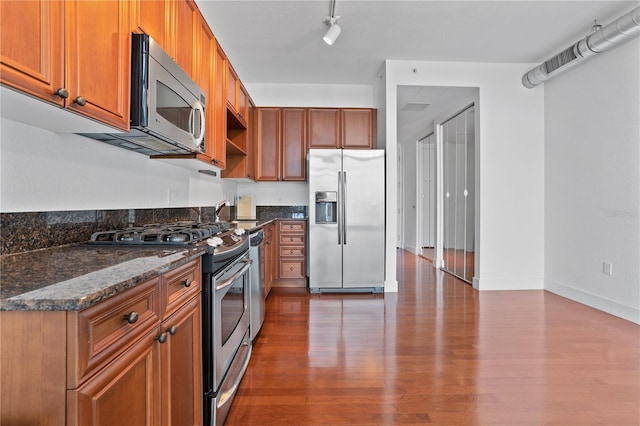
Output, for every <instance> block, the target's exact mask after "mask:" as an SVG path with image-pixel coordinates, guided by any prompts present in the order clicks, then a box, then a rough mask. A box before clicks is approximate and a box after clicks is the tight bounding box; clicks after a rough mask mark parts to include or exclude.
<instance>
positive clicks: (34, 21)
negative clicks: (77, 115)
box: [0, 0, 64, 106]
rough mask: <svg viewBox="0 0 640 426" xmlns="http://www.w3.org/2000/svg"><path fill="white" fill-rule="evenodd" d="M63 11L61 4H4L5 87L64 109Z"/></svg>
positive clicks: (0, 30) (0, 6)
mask: <svg viewBox="0 0 640 426" xmlns="http://www.w3.org/2000/svg"><path fill="white" fill-rule="evenodd" d="M63 20H64V15H63V8H62V3H61V2H60V1H55V0H51V1H49V0H43V1H1V2H0V64H1V65H0V76H1V79H2V83H3V84H6V85H7V86H11V87H13V88H15V89H18V90H20V91H23V92H26V93H28V94H30V95H32V96H36V97H38V98H41V99H44V100H47V101H49V102H54V103H56V104H58V105H60V106H62V105H63V104H64V99H63V98H61V97H60V96H58V95H56V94H55V92H56V91H57V90H58V89H60V88H64V45H63Z"/></svg>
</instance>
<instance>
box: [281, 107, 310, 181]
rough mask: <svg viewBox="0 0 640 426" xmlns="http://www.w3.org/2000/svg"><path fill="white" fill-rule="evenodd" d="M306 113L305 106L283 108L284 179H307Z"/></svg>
mask: <svg viewBox="0 0 640 426" xmlns="http://www.w3.org/2000/svg"><path fill="white" fill-rule="evenodd" d="M306 133H307V128H306V114H305V110H304V109H303V108H283V109H282V180H290V181H304V180H306V179H307V162H306V157H307V138H306Z"/></svg>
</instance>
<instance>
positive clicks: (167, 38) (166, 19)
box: [131, 0, 175, 52]
mask: <svg viewBox="0 0 640 426" xmlns="http://www.w3.org/2000/svg"><path fill="white" fill-rule="evenodd" d="M174 6H175V0H134V1H132V2H131V22H132V23H133V31H134V32H136V33H139V34H142V33H144V34H147V35H149V36H150V37H151V38H153V40H154V41H155V42H156V43H158V45H159V46H161V47H162V49H163V50H164V51H165V52H170V51H171V50H172V49H173V48H174V46H173V37H172V35H173V32H172V31H171V26H170V23H171V17H172V16H173V10H174Z"/></svg>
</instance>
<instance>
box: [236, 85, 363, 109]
mask: <svg viewBox="0 0 640 426" xmlns="http://www.w3.org/2000/svg"><path fill="white" fill-rule="evenodd" d="M245 87H246V88H247V91H248V92H249V94H250V95H251V99H253V102H254V103H255V104H256V106H258V107H260V106H264V107H267V106H276V107H343V108H348V107H354V108H375V106H374V105H373V89H372V87H371V86H369V85H346V84H255V83H253V84H252V83H245Z"/></svg>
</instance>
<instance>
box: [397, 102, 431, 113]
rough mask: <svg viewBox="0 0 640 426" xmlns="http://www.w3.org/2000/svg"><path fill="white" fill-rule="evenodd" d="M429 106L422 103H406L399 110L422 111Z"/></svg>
mask: <svg viewBox="0 0 640 426" xmlns="http://www.w3.org/2000/svg"><path fill="white" fill-rule="evenodd" d="M429 105H430V104H425V103H422V102H407V103H406V104H405V106H403V107H402V108H401V110H402V111H423V110H425V109H426V108H427V107H428V106H429Z"/></svg>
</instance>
